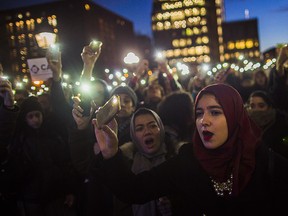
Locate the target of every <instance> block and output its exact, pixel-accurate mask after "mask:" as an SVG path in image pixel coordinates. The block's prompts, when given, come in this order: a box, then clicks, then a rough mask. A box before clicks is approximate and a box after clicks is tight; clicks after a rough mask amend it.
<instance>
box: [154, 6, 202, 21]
mask: <svg viewBox="0 0 288 216" xmlns="http://www.w3.org/2000/svg"><path fill="white" fill-rule="evenodd" d="M206 14H207V12H206V9H205V8H189V9H185V10H181V11H171V12H164V13H157V14H156V15H154V16H153V17H152V20H153V21H155V20H170V19H171V20H172V21H173V20H182V19H185V17H192V16H205V15H206Z"/></svg>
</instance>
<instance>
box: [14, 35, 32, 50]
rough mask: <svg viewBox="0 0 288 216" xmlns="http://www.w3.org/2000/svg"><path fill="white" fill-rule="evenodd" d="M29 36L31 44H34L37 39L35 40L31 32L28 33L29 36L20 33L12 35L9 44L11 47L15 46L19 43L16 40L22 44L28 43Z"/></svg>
mask: <svg viewBox="0 0 288 216" xmlns="http://www.w3.org/2000/svg"><path fill="white" fill-rule="evenodd" d="M27 38H28V43H29V45H30V46H33V45H34V43H35V40H34V36H33V34H31V33H30V34H28V37H27V35H25V34H20V35H18V36H17V37H16V36H14V35H12V36H10V38H9V46H10V47H15V46H16V45H17V43H16V42H18V44H20V45H22V46H25V45H26V43H27Z"/></svg>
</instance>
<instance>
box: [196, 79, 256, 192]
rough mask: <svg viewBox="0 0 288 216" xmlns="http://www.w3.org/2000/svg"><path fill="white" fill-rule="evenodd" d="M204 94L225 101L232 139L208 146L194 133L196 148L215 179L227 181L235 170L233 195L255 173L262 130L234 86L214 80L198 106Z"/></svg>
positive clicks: (223, 104)
mask: <svg viewBox="0 0 288 216" xmlns="http://www.w3.org/2000/svg"><path fill="white" fill-rule="evenodd" d="M204 94H212V95H214V96H215V97H216V100H217V102H218V103H219V104H220V105H221V107H222V109H223V111H224V115H225V117H226V121H227V125H228V139H227V141H226V142H225V143H224V144H223V145H222V146H220V147H219V148H217V149H206V148H205V147H204V145H203V143H202V141H201V138H200V136H199V133H198V132H196V133H194V136H193V148H194V152H195V155H196V158H197V159H198V160H199V162H200V164H201V166H202V167H203V168H204V170H205V171H206V172H207V173H208V175H209V176H211V177H212V178H213V179H216V180H218V181H220V182H222V181H226V180H227V179H228V177H229V176H230V174H231V172H232V174H233V188H232V195H233V196H237V195H238V194H239V192H241V191H242V190H243V189H244V188H245V186H246V185H247V183H248V182H249V180H250V178H251V176H252V174H253V171H254V168H255V154H256V149H257V147H258V146H259V145H260V140H261V131H260V129H259V128H258V127H257V126H256V125H255V124H254V123H253V122H252V121H251V120H250V118H249V117H248V114H247V112H246V110H245V108H244V104H243V101H242V98H241V96H240V94H239V93H238V91H237V90H236V89H234V88H233V87H232V86H230V85H227V84H212V85H209V86H207V87H205V88H203V89H202V90H201V91H200V92H199V94H198V95H197V97H196V100H195V109H194V110H196V107H197V105H198V102H199V100H200V99H201V97H202V96H203V95H204Z"/></svg>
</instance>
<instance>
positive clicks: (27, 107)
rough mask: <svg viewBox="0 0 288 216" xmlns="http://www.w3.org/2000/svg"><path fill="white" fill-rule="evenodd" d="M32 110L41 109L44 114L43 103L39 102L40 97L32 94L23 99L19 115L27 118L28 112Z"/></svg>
mask: <svg viewBox="0 0 288 216" xmlns="http://www.w3.org/2000/svg"><path fill="white" fill-rule="evenodd" d="M31 111H40V112H41V113H42V114H43V109H42V107H41V104H40V103H39V102H38V98H37V97H35V96H30V97H28V98H26V99H25V100H24V101H23V103H22V104H21V107H20V113H19V115H21V116H23V117H24V118H25V116H26V115H27V113H29V112H31Z"/></svg>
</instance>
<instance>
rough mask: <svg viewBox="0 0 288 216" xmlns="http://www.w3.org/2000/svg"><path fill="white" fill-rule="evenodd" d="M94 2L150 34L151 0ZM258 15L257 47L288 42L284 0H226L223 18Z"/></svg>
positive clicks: (22, 2)
mask: <svg viewBox="0 0 288 216" xmlns="http://www.w3.org/2000/svg"><path fill="white" fill-rule="evenodd" d="M51 1H53V0H0V9H8V8H12V7H17V6H26V5H29V4H37V3H43V2H51ZM93 1H94V2H95V3H98V4H99V5H101V6H103V7H105V8H107V9H109V10H111V11H113V12H115V13H117V14H119V15H121V16H123V17H125V18H127V19H129V20H131V21H132V22H133V23H134V29H135V31H136V32H138V33H142V34H146V35H149V36H151V21H150V18H151V10H152V2H153V0H93ZM245 9H247V10H248V11H249V17H250V18H258V25H259V37H260V46H261V47H260V50H261V51H264V50H266V49H269V48H271V47H273V46H275V45H276V44H277V43H288V1H287V0H225V12H226V13H225V14H226V21H233V20H243V19H245Z"/></svg>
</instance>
